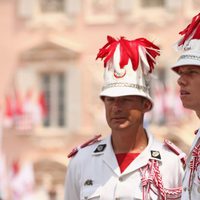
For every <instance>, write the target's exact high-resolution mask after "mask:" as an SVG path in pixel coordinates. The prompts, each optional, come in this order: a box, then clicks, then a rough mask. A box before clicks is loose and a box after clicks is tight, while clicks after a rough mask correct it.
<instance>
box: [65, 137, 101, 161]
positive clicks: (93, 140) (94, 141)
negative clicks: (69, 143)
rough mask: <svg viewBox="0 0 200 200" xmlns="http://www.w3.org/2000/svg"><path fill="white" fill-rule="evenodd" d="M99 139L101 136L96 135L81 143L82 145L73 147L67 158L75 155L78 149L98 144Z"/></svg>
mask: <svg viewBox="0 0 200 200" xmlns="http://www.w3.org/2000/svg"><path fill="white" fill-rule="evenodd" d="M100 137H101V135H96V136H95V137H93V138H92V139H90V140H88V141H87V142H85V143H83V144H82V145H80V146H78V147H75V148H74V149H72V151H71V152H70V153H69V154H68V156H67V157H68V158H70V157H72V156H74V155H76V154H77V153H78V151H79V150H80V149H82V148H84V147H87V146H89V145H91V144H94V143H96V142H98V141H99V138H100Z"/></svg>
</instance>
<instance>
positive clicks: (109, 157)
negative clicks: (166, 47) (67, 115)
mask: <svg viewBox="0 0 200 200" xmlns="http://www.w3.org/2000/svg"><path fill="white" fill-rule="evenodd" d="M106 145H107V147H106V149H105V151H104V155H103V161H104V162H105V164H106V165H108V167H109V168H111V169H112V171H113V172H114V173H115V174H116V175H117V176H120V174H121V172H120V168H119V165H118V162H117V159H116V156H115V153H114V151H113V147H112V144H111V136H109V137H108V138H107V139H106Z"/></svg>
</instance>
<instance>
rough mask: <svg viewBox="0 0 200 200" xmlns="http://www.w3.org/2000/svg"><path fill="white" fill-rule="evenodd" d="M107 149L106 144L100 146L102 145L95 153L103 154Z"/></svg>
mask: <svg viewBox="0 0 200 200" xmlns="http://www.w3.org/2000/svg"><path fill="white" fill-rule="evenodd" d="M105 148H106V144H100V145H98V146H97V148H96V149H95V150H94V153H100V152H103V151H104V149H105Z"/></svg>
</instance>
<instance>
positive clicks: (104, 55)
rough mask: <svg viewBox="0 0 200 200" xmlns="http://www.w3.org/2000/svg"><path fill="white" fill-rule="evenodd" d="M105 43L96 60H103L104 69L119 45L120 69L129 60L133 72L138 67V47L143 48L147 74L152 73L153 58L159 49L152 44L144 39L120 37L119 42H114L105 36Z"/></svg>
mask: <svg viewBox="0 0 200 200" xmlns="http://www.w3.org/2000/svg"><path fill="white" fill-rule="evenodd" d="M107 41H108V42H107V43H106V44H105V45H104V46H103V47H102V48H101V49H100V50H99V53H98V54H97V57H96V59H98V58H100V59H104V67H106V64H107V62H108V61H109V60H110V59H111V58H112V57H113V55H114V52H115V50H116V47H117V45H120V63H119V65H120V68H121V69H122V68H124V66H126V65H127V64H128V61H129V59H130V60H131V63H132V67H133V70H137V68H138V66H139V59H140V55H139V50H138V48H139V46H142V47H144V48H145V53H146V57H147V62H148V63H149V66H150V69H149V72H152V70H153V68H154V64H155V57H156V56H158V55H160V54H159V50H160V49H159V47H157V46H156V45H154V44H153V43H152V42H150V41H148V40H147V39H145V38H139V39H136V40H126V39H125V38H124V37H121V38H120V39H119V40H115V39H114V38H112V37H111V36H107Z"/></svg>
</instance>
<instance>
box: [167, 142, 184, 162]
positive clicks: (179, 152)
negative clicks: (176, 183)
mask: <svg viewBox="0 0 200 200" xmlns="http://www.w3.org/2000/svg"><path fill="white" fill-rule="evenodd" d="M164 144H165V145H166V146H167V147H168V148H169V149H170V150H171V151H173V152H174V153H175V154H176V155H177V156H179V158H180V160H181V162H182V163H183V165H185V164H186V154H185V153H184V152H183V151H182V150H181V149H180V148H179V147H177V146H176V145H175V144H174V143H172V142H171V141H169V140H167V139H165V140H164Z"/></svg>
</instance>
